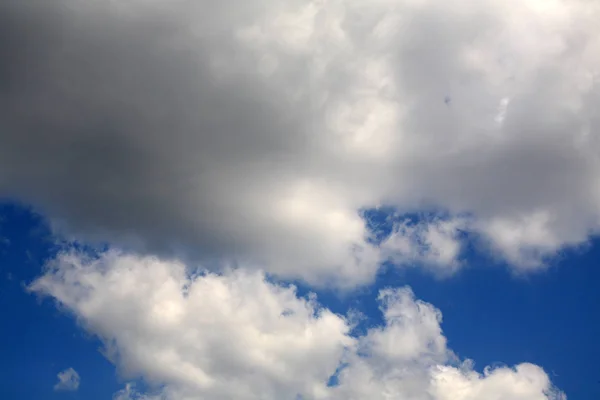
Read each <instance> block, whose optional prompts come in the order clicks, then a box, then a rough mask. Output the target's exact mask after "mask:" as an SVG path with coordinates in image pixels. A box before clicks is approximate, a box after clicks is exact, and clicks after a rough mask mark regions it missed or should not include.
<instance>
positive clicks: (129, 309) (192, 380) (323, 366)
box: [30, 252, 565, 400]
mask: <svg viewBox="0 0 600 400" xmlns="http://www.w3.org/2000/svg"><path fill="white" fill-rule="evenodd" d="M30 290H32V291H34V292H36V293H39V294H42V295H47V296H51V297H53V298H55V299H56V301H57V302H58V303H59V304H60V305H61V307H63V308H64V309H65V310H67V311H68V312H70V313H72V314H73V315H74V316H75V317H77V319H78V321H79V322H80V323H81V325H82V326H83V327H84V328H86V329H87V330H88V331H89V332H90V333H92V334H94V335H97V336H98V337H99V338H100V339H101V340H102V342H103V343H104V346H105V353H106V355H107V357H108V358H109V359H110V360H111V361H112V362H113V363H114V364H116V366H117V367H118V368H119V370H120V371H121V374H122V376H123V377H124V378H125V379H134V378H138V377H144V379H145V380H146V382H148V383H149V384H150V386H151V389H150V390H151V392H149V393H139V392H137V391H136V389H135V387H134V386H133V385H129V384H128V385H127V386H126V387H125V388H124V389H123V390H122V391H120V392H119V393H117V394H115V397H114V398H115V399H117V400H133V399H138V400H150V399H154V400H158V399H161V400H201V399H210V400H220V399H223V400H225V399H240V400H246V399H248V400H249V399H261V400H270V399H273V400H275V399H277V400H280V399H304V400H309V399H332V400H348V399H356V400H363V399H373V400H379V399H382V400H383V399H389V400H391V399H404V400H483V399H485V400H564V399H565V397H564V394H562V393H561V392H560V391H558V390H556V389H555V388H553V386H552V384H551V383H550V380H549V378H548V376H547V374H546V373H545V372H544V371H543V370H542V369H541V368H540V367H537V366H535V365H532V364H527V363H524V364H520V365H517V366H515V367H514V368H509V367H497V368H486V369H485V370H484V372H483V373H478V372H476V371H475V370H474V369H473V365H472V363H471V362H470V361H468V360H466V361H460V360H459V359H458V358H457V357H456V356H455V355H454V354H453V353H452V352H451V351H450V350H449V349H448V348H447V346H446V338H445V337H444V335H443V333H442V330H441V327H440V323H441V318H442V316H441V313H440V311H439V310H437V309H436V308H435V307H434V306H432V305H431V304H428V303H424V302H422V301H419V300H416V299H415V297H414V295H413V293H412V292H411V290H410V289H408V288H389V289H385V290H382V291H381V292H380V293H379V302H380V308H381V312H382V313H383V317H384V325H383V326H380V327H372V328H370V329H368V330H367V332H366V333H365V334H363V335H360V336H356V335H354V334H352V331H353V318H351V317H346V316H341V315H336V314H334V313H332V312H331V311H330V310H328V309H326V308H323V307H321V306H320V305H319V304H318V302H317V299H316V298H314V297H310V296H309V298H308V299H307V298H302V297H298V295H297V294H296V292H295V289H294V288H293V287H287V286H280V285H277V284H273V283H269V282H267V281H266V280H265V278H264V276H263V274H262V273H259V272H244V271H242V270H237V271H230V272H227V273H225V274H223V275H214V274H210V273H208V274H199V275H196V276H192V277H190V276H189V275H188V274H186V268H185V267H184V265H183V264H180V263H177V262H165V261H158V260H157V259H154V258H148V257H144V258H140V257H136V256H131V255H122V254H119V253H116V252H108V253H105V254H103V255H101V256H100V258H97V259H89V258H87V257H85V256H82V255H80V254H77V253H63V254H61V255H59V256H58V257H57V258H56V259H55V260H53V261H52V262H51V263H50V264H49V265H48V270H47V272H46V273H45V275H44V276H42V277H40V278H39V279H38V280H36V281H35V282H33V284H32V285H31V286H30ZM332 375H336V376H337V382H336V384H335V385H334V386H328V381H329V378H330V377H331V376H332ZM152 388H154V390H155V392H154V391H152Z"/></svg>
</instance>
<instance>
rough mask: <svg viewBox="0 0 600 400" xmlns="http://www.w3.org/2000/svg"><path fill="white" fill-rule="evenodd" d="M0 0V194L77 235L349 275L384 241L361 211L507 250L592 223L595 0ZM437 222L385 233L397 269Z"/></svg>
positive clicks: (344, 280)
mask: <svg viewBox="0 0 600 400" xmlns="http://www.w3.org/2000/svg"><path fill="white" fill-rule="evenodd" d="M0 15H1V17H0V18H1V20H0V26H2V29H3V32H4V34H2V35H1V36H2V37H3V39H2V41H1V42H0V47H1V48H2V49H4V50H3V51H5V52H7V54H13V55H14V56H13V57H12V58H11V64H10V66H7V67H5V68H2V69H0V74H1V75H0V80H1V81H2V82H5V83H4V84H3V85H4V86H3V89H2V91H1V93H2V94H1V95H0V103H1V104H2V107H1V108H0V120H1V121H2V129H0V132H1V133H0V193H1V194H2V195H8V196H15V197H18V198H20V199H22V200H24V201H26V202H29V203H32V204H34V205H35V206H37V207H39V208H41V209H43V210H44V211H45V212H47V213H48V215H50V217H51V218H52V219H53V221H54V223H55V224H56V226H58V227H62V228H63V229H66V231H68V232H70V233H72V234H74V235H76V236H77V235H78V236H77V237H79V238H82V237H83V238H87V239H90V238H92V239H102V240H109V241H110V242H112V243H113V244H115V245H117V246H125V247H129V248H135V249H136V250H139V251H141V252H152V253H155V254H162V255H165V254H173V252H175V253H177V254H178V255H179V256H185V257H189V258H190V259H193V260H196V261H198V260H200V261H202V262H204V263H209V262H210V261H214V260H218V261H222V260H223V259H227V260H237V261H240V262H241V263H243V264H244V265H260V266H261V267H264V268H265V269H266V270H268V271H269V272H270V273H275V274H278V275H280V276H283V277H300V278H304V279H306V280H307V281H309V282H311V283H320V282H331V281H337V283H339V284H340V285H353V284H357V283H365V282H368V281H369V280H370V279H372V278H373V276H374V274H375V273H376V270H377V265H378V263H379V261H381V259H382V258H387V257H388V254H387V251H388V250H386V249H384V251H383V253H386V254H382V251H381V249H378V248H375V247H373V246H370V245H369V244H367V243H366V242H365V237H366V236H367V235H368V232H367V231H366V229H365V227H364V223H363V221H362V219H361V218H360V217H359V216H358V213H357V210H359V209H361V208H364V207H370V206H375V205H379V204H386V205H387V204H389V205H393V206H396V207H397V208H398V209H399V210H400V211H401V212H414V211H419V210H421V209H423V207H424V205H426V206H427V209H431V208H434V209H441V210H443V211H444V212H448V213H449V214H450V215H469V216H470V218H472V221H471V222H470V223H469V224H468V225H466V228H468V229H470V230H471V231H473V232H474V233H478V234H480V235H481V236H482V238H483V239H484V240H483V242H489V244H490V248H492V249H494V251H496V252H497V253H498V254H499V255H500V256H502V257H505V258H506V259H508V260H509V261H510V262H511V263H512V264H513V265H514V266H515V267H517V268H518V267H524V268H534V267H539V266H540V265H541V262H540V260H542V259H543V258H544V257H545V256H551V255H553V254H554V253H555V252H556V251H558V250H559V249H560V248H561V247H562V246H565V245H572V244H577V243H581V242H585V241H586V240H587V238H588V235H590V234H592V233H595V232H598V228H599V227H600V221H599V218H598V217H599V216H600V206H599V205H600V201H599V200H600V181H599V180H598V177H599V176H600V159H599V158H598V154H600V142H599V140H598V138H599V133H600V130H599V129H600V128H599V127H600V119H599V114H598V112H597V110H598V109H599V107H600V89H599V88H600V86H599V85H598V73H599V72H600V56H599V55H600V25H599V24H598V23H597V21H598V20H600V3H597V2H593V1H585V0H549V1H540V0H509V1H502V2H498V1H496V0H482V1H477V2H475V3H473V2H467V1H463V0H451V1H444V2H440V1H436V0H376V1H373V0H351V1H345V0H344V1H342V0H324V1H308V2H307V1H302V2H300V1H286V2H279V1H273V0H251V1H245V2H244V4H243V6H240V4H239V2H237V1H236V2H233V1H232V0H225V1H219V2H217V3H213V4H210V5H208V4H207V3H205V2H189V1H173V2H169V3H168V6H167V5H166V3H165V2H163V1H158V0H144V1H142V0H138V1H109V0H98V1H93V2H81V1H76V0H56V1H52V2H23V1H18V0H9V1H4V2H2V5H0ZM509 101H510V103H509ZM32 160H35V162H33V161H32ZM448 229H450V228H448ZM448 229H446V228H443V229H442V227H441V226H439V225H434V226H431V227H430V228H425V229H423V230H422V234H423V235H422V238H424V240H426V241H427V242H428V243H429V245H428V246H426V247H427V248H428V249H432V250H433V251H432V252H431V254H429V253H428V252H427V251H426V250H424V248H423V246H421V244H419V242H420V241H419V240H416V241H415V240H413V239H411V237H408V238H405V237H397V238H396V239H395V240H397V243H401V242H403V241H404V242H406V243H407V246H409V247H410V248H408V249H406V251H404V250H403V251H402V252H400V253H397V255H398V257H396V258H398V260H397V261H398V263H400V264H406V263H407V262H412V261H414V255H415V254H420V256H419V259H421V258H422V259H424V260H425V261H426V264H428V265H433V264H435V265H438V266H439V267H440V268H442V267H444V266H447V267H448V270H454V269H456V268H457V265H460V263H459V262H458V260H456V257H457V256H458V255H459V254H460V251H459V247H460V243H459V242H460V239H458V238H457V237H456V236H455V235H453V234H452V233H451V229H450V230H448ZM408 233H409V234H410V235H412V233H411V232H408ZM419 236H421V234H419ZM414 246H416V247H414ZM403 254H404V255H407V257H406V258H404V259H402V257H400V256H402V255H403Z"/></svg>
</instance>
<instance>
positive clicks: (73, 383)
mask: <svg viewBox="0 0 600 400" xmlns="http://www.w3.org/2000/svg"><path fill="white" fill-rule="evenodd" d="M57 377H58V383H57V384H56V385H54V390H69V391H74V390H77V389H79V382H80V379H79V374H78V373H77V371H75V370H74V369H73V368H67V369H65V370H64V371H62V372H59V373H58V375H57Z"/></svg>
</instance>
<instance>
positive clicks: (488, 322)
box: [0, 202, 600, 400]
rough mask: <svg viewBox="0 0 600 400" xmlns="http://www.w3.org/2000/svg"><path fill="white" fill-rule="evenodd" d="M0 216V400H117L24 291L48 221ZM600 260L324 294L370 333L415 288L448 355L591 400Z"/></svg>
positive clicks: (77, 336) (91, 354) (62, 320)
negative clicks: (509, 368)
mask: <svg viewBox="0 0 600 400" xmlns="http://www.w3.org/2000/svg"><path fill="white" fill-rule="evenodd" d="M1 214H2V231H1V232H2V237H3V238H4V239H5V240H4V244H3V248H2V253H1V260H2V263H1V265H2V280H1V282H2V290H1V293H2V295H1V298H0V302H1V308H2V309H3V310H4V311H3V318H4V324H3V328H2V329H1V330H0V335H1V336H0V343H2V349H1V353H2V354H3V357H2V360H1V361H0V372H1V374H0V376H1V382H0V394H1V396H2V398H5V399H24V400H26V399H38V398H40V397H42V398H47V399H107V398H111V396H112V395H113V393H115V392H117V391H118V390H119V389H120V388H121V387H122V386H123V379H121V378H120V377H119V376H118V374H117V373H116V371H115V367H114V365H113V364H111V363H110V362H109V361H108V360H107V359H106V358H105V357H104V356H103V355H102V354H101V353H100V351H99V348H100V347H101V343H100V342H99V341H98V340H97V338H94V337H93V336H92V335H89V334H87V333H85V332H84V331H83V330H82V329H81V327H80V326H78V324H77V322H76V321H75V319H74V318H73V317H72V316H71V315H69V314H68V313H65V312H63V311H61V310H57V309H56V307H55V306H54V304H53V302H52V301H50V300H48V299H44V300H42V301H40V298H39V297H38V296H36V295H34V294H31V293H28V292H27V291H26V290H25V287H26V286H27V285H28V284H29V283H30V282H31V281H32V280H33V279H34V278H35V277H37V276H39V275H40V274H42V272H43V264H44V261H45V260H47V259H48V258H49V257H51V256H52V255H53V254H54V253H55V252H56V250H57V246H56V245H55V244H54V243H55V242H54V240H53V237H52V235H51V233H50V231H49V230H48V226H47V225H46V222H45V221H44V219H43V217H41V216H39V215H36V214H34V213H33V212H32V211H31V210H30V209H28V208H25V207H23V206H19V205H15V204H11V203H7V202H5V203H3V205H2V207H1ZM599 252H600V244H597V243H594V242H592V245H591V246H590V248H589V249H586V251H580V252H573V251H571V252H568V251H567V252H565V254H564V255H563V257H562V258H561V260H560V261H558V262H556V263H555V264H554V265H553V266H552V267H551V268H550V269H549V270H548V271H545V272H544V273H539V274H535V275H532V276H527V277H518V278H516V277H514V276H513V275H511V274H510V272H509V271H508V270H507V269H506V268H504V266H502V265H498V264H497V263H496V264H494V263H493V262H492V261H491V260H489V259H486V258H485V257H482V256H477V255H474V254H468V255H466V258H467V260H468V261H469V267H468V268H467V269H465V270H464V271H462V272H461V273H460V274H459V275H456V276H454V277H451V278H448V279H445V280H443V281H440V280H439V279H437V278H434V277H432V276H431V275H430V274H427V273H423V272H421V271H419V270H418V269H408V270H401V271H398V270H395V269H389V270H388V271H386V272H383V273H381V274H380V275H379V276H378V278H377V282H376V283H375V284H374V285H372V286H370V287H368V288H366V289H363V290H360V291H359V292H357V293H351V294H349V295H344V296H341V297H340V295H339V294H337V293H332V292H331V291H318V294H319V299H320V301H321V303H322V305H323V306H325V307H328V308H331V309H333V310H335V311H337V312H345V311H346V310H347V309H349V308H354V309H358V310H360V311H361V312H362V313H364V315H365V317H366V319H365V320H364V321H363V322H362V323H363V324H366V325H372V324H380V323H381V315H380V313H379V311H378V309H377V304H376V303H375V301H374V297H375V296H374V293H376V292H377V291H378V290H379V289H380V288H382V287H387V286H400V285H406V284H408V285H410V286H412V288H413V290H414V291H415V293H416V294H417V296H418V297H420V298H421V299H423V300H425V301H427V302H431V303H433V304H435V305H436V306H437V307H438V308H439V309H440V310H441V311H442V312H443V315H444V322H443V325H442V327H443V329H444V332H445V334H446V336H447V337H448V339H449V345H450V347H451V348H452V349H453V350H455V351H456V352H457V353H458V354H459V355H460V356H462V357H468V358H472V359H473V360H474V361H475V363H476V368H482V366H485V365H495V364H507V365H513V364H518V363H520V362H523V361H531V362H533V363H536V364H539V365H540V366H542V367H543V368H544V369H546V371H548V373H549V374H550V376H551V379H552V380H553V382H554V383H555V384H556V385H557V386H558V387H560V388H561V389H562V390H564V391H565V392H566V393H568V396H569V398H570V399H590V398H595V397H596V396H598V395H599V394H600V383H599V379H598V368H597V359H598V357H599V356H600V354H599V351H600V350H599V347H598V345H597V343H596V340H597V337H598V335H599V334H600V316H599V314H598V312H597V309H598V305H599V304H600V290H598V289H599V285H600V283H599V282H600V279H599V278H600V276H599V274H600V272H599V271H598V268H597V266H596V260H597V259H598V256H599V254H600V253H599ZM303 290H306V289H304V288H302V287H301V288H300V291H301V292H302V291H303ZM67 367H73V368H75V369H76V371H78V372H79V374H80V376H81V385H80V387H79V389H78V391H75V392H61V391H53V390H52V387H53V386H54V385H55V384H56V382H57V378H56V375H57V374H58V373H59V372H60V371H62V370H64V369H66V368H67Z"/></svg>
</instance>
